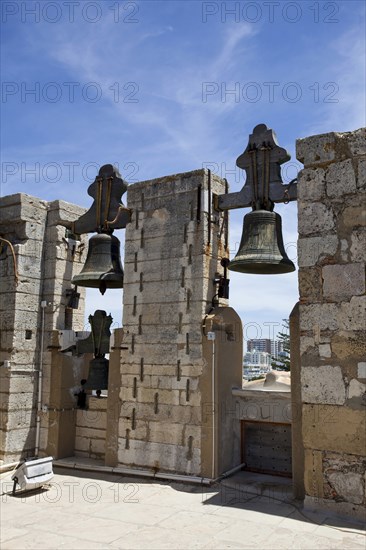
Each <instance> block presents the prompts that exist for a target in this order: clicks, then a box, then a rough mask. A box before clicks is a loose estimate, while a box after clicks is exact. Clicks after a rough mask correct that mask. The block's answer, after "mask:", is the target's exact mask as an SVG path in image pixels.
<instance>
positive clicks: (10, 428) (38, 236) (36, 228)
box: [0, 193, 85, 462]
mask: <svg viewBox="0 0 366 550" xmlns="http://www.w3.org/2000/svg"><path fill="white" fill-rule="evenodd" d="M83 212H84V209H82V208H80V207H78V206H75V205H72V204H68V203H64V202H62V201H53V202H46V201H42V200H40V199H37V198H35V197H30V196H28V195H25V194H23V193H18V194H15V195H10V196H7V197H3V198H1V199H0V219H1V221H0V236H2V237H3V238H5V239H7V240H8V241H10V242H11V243H12V244H13V246H14V252H15V256H16V264H17V271H18V284H16V280H15V273H14V266H13V259H12V254H11V249H10V247H9V246H8V245H6V246H4V243H0V246H1V251H0V277H1V288H0V312H1V327H0V328H1V337H0V379H1V380H0V382H1V393H0V396H1V409H0V410H1V431H0V434H1V445H0V449H1V451H0V459H2V460H4V461H6V462H9V461H12V460H14V461H15V460H18V459H19V458H21V457H25V456H31V455H32V454H34V451H35V427H36V402H37V388H38V377H39V366H40V361H41V353H40V347H41V326H42V307H41V302H42V301H44V302H45V303H46V307H45V308H44V320H45V323H44V325H45V339H44V350H45V351H44V353H43V355H42V359H43V365H44V373H43V395H42V404H45V405H46V404H47V403H48V402H49V394H50V352H49V351H47V346H48V344H49V337H50V331H51V330H52V329H63V328H65V324H67V323H72V324H73V326H74V327H80V329H82V328H83V324H84V311H83V310H84V307H83V295H82V297H81V300H80V305H79V309H78V310H69V308H66V305H67V300H68V298H67V297H66V289H67V288H71V284H70V280H71V278H72V276H73V274H74V273H76V272H78V271H79V270H80V269H81V267H82V265H83V261H84V257H85V252H82V253H80V251H81V249H77V250H75V251H73V250H72V249H71V243H68V242H67V240H65V228H63V227H61V226H59V225H57V220H58V219H60V218H64V219H74V218H75V217H77V216H79V215H80V214H81V213H83ZM73 252H74V253H73ZM67 316H69V320H68V321H67ZM71 317H72V318H71ZM46 409H47V407H46V408H45V411H46ZM47 437H48V414H47V412H44V413H42V415H41V441H40V448H41V449H43V450H44V449H45V448H46V445H47Z"/></svg>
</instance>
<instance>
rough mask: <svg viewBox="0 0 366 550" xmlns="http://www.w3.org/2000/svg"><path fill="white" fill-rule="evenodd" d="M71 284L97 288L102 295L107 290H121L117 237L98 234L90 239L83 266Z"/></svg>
mask: <svg viewBox="0 0 366 550" xmlns="http://www.w3.org/2000/svg"><path fill="white" fill-rule="evenodd" d="M71 282H72V283H73V284H75V285H78V286H87V287H91V288H99V290H100V292H101V293H102V294H104V293H105V291H106V289H107V288H123V269H122V264H121V255H120V242H119V240H118V239H117V237H115V236H114V235H110V234H109V233H98V234H97V235H94V236H93V237H91V238H90V239H89V249H88V255H87V258H86V261H85V265H84V267H83V269H82V270H81V272H80V273H79V275H75V277H73V279H72V281H71Z"/></svg>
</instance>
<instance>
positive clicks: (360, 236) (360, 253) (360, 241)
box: [350, 208, 366, 262]
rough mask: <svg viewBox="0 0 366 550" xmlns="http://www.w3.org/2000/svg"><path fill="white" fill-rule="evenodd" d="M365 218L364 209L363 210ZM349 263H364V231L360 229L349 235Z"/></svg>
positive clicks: (365, 255) (365, 258) (365, 249)
mask: <svg viewBox="0 0 366 550" xmlns="http://www.w3.org/2000/svg"><path fill="white" fill-rule="evenodd" d="M365 218H366V208H365ZM350 259H351V261H353V262H366V231H365V230H362V229H360V230H359V231H353V232H352V235H351V258H350Z"/></svg>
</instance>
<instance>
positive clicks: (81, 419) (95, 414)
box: [76, 409, 107, 430]
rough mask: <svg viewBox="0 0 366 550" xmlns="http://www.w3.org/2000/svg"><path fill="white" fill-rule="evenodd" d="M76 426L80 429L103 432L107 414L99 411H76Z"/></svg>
mask: <svg viewBox="0 0 366 550" xmlns="http://www.w3.org/2000/svg"><path fill="white" fill-rule="evenodd" d="M76 425H77V426H79V427H81V428H90V427H93V428H94V429H99V430H105V429H106V427H107V413H106V412H105V411H100V410H81V409H80V410H78V411H77V415H76Z"/></svg>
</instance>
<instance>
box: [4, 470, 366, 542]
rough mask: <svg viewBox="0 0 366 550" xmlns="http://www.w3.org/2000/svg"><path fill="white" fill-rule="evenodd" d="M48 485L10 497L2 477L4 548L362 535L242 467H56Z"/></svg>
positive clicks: (287, 487)
mask: <svg viewBox="0 0 366 550" xmlns="http://www.w3.org/2000/svg"><path fill="white" fill-rule="evenodd" d="M55 471H57V473H56V474H55V477H54V478H53V480H52V481H51V482H50V485H49V487H48V488H47V489H46V490H42V491H41V492H39V491H38V492H33V493H28V494H27V495H25V494H24V493H23V495H20V494H19V495H18V496H12V495H11V488H12V483H11V481H10V474H9V473H7V474H3V476H2V480H1V481H2V492H3V496H2V497H1V498H2V502H1V510H0V513H1V549H2V550H11V549H16V550H23V549H27V548H31V549H37V550H38V549H42V548H44V549H47V550H51V549H54V548H57V549H61V548H62V549H64V548H65V549H72V550H74V549H79V548H81V549H82V548H87V549H93V548H102V549H118V548H127V549H138V548H144V549H149V550H150V549H153V548H157V549H163V548H171V549H178V548H184V549H194V548H207V549H223V548H249V549H250V548H253V549H255V548H268V549H271V550H276V549H286V550H287V549H292V548H293V549H309V550H315V549H318V548H319V549H325V548H326V549H338V548H339V549H352V550H357V549H360V550H365V548H366V539H365V532H364V531H362V530H361V526H360V524H351V523H347V522H344V521H342V520H340V519H336V518H334V517H333V518H332V517H330V516H329V515H328V516H327V515H326V514H319V513H318V514H310V513H309V512H304V511H302V509H301V504H300V503H299V502H297V501H293V500H292V498H291V492H290V485H289V483H290V482H288V481H287V482H286V480H285V481H281V482H280V483H279V481H278V480H279V478H272V477H271V476H267V477H266V476H261V478H262V479H263V477H264V478H265V480H266V483H265V484H263V482H261V481H260V479H259V478H258V476H257V477H256V476H255V475H254V474H248V473H246V472H241V473H239V474H237V475H236V476H233V477H231V478H230V479H226V480H224V481H222V482H221V483H220V484H216V485H214V486H213V487H200V486H197V485H196V486H194V485H186V484H185V485H183V484H178V483H170V482H169V483H168V482H162V481H160V482H157V481H146V480H142V479H138V478H127V477H122V476H121V475H114V474H106V473H95V472H93V473H92V472H82V471H75V470H68V469H64V468H62V469H61V468H55Z"/></svg>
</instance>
